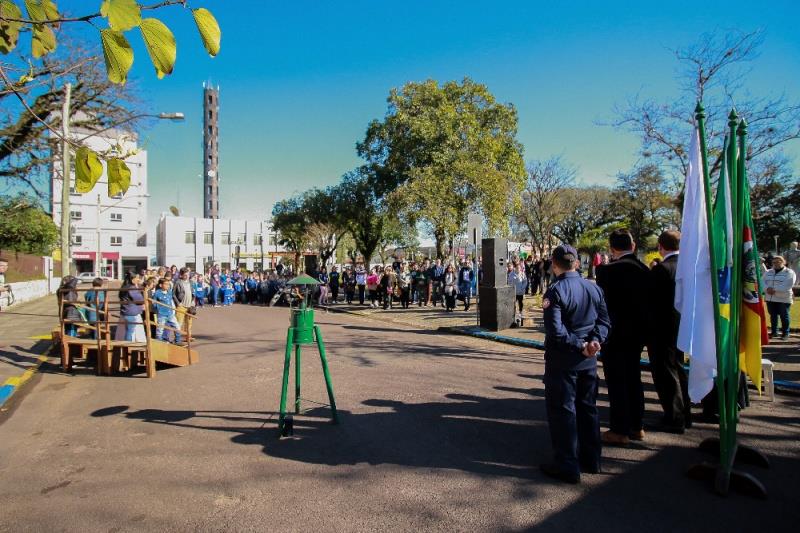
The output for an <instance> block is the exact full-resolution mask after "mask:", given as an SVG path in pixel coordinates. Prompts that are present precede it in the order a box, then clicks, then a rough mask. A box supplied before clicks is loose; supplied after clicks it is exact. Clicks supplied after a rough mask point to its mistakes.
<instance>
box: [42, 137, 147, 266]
mask: <svg viewBox="0 0 800 533" xmlns="http://www.w3.org/2000/svg"><path fill="white" fill-rule="evenodd" d="M70 133H71V136H73V137H74V138H75V139H83V137H86V136H87V135H90V134H91V132H90V131H86V130H80V129H74V130H73V131H71V132H70ZM82 142H83V143H84V144H86V145H87V146H88V147H89V148H91V149H92V150H94V151H96V152H101V153H102V152H108V151H110V150H111V149H113V148H115V147H117V146H120V147H121V148H122V151H123V153H125V154H132V155H130V156H128V157H127V158H126V159H125V163H126V164H127V165H128V168H130V170H131V184H130V188H129V189H128V192H127V193H125V194H124V195H117V196H114V197H110V196H109V195H108V176H107V174H106V165H105V162H103V175H102V176H100V179H99V180H98V182H97V184H96V185H95V186H94V188H93V189H92V190H91V192H88V193H84V194H81V193H77V192H75V188H74V183H75V173H74V170H73V172H72V175H71V176H70V179H71V186H70V191H71V193H70V221H71V223H70V236H71V242H72V244H71V246H70V252H71V254H70V255H71V259H72V260H73V261H74V262H75V267H76V268H75V271H76V272H77V273H81V272H100V273H101V274H103V275H107V276H111V277H115V278H120V277H121V274H122V272H125V271H126V270H129V269H132V270H140V269H143V268H147V263H148V261H147V259H148V253H147V152H146V151H145V150H138V147H137V144H136V136H135V134H132V133H129V132H123V131H120V130H108V131H105V132H103V133H101V134H98V135H94V136H92V137H88V138H86V139H83V141H82ZM73 168H74V165H73ZM52 176H53V178H52V180H51V191H50V192H51V194H50V198H51V202H52V213H53V220H54V221H55V223H56V226H59V227H60V226H61V191H62V187H63V179H62V175H61V163H60V162H57V163H56V164H55V165H54V169H53V172H52ZM98 235H99V240H98ZM98 255H99V256H100V264H99V265H98V264H97V263H96V261H97V258H98ZM98 267H99V268H98Z"/></svg>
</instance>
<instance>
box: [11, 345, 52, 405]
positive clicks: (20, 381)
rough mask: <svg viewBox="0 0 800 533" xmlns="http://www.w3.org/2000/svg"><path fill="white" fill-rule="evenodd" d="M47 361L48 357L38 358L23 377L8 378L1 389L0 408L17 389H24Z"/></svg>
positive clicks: (40, 356) (41, 356)
mask: <svg viewBox="0 0 800 533" xmlns="http://www.w3.org/2000/svg"><path fill="white" fill-rule="evenodd" d="M48 338H49V337H48ZM45 361H47V356H46V355H39V356H37V357H36V362H35V363H34V364H33V366H31V367H30V368H28V369H27V370H26V371H25V372H23V373H22V375H21V376H16V377H13V378H8V379H7V380H6V381H5V383H3V386H2V387H0V408H2V407H3V405H4V404H5V403H6V401H7V400H8V399H9V398H11V396H12V395H13V394H14V393H15V392H16V391H17V389H19V388H20V387H22V386H23V385H24V384H25V383H26V382H27V381H28V380H29V379H31V378H32V377H33V375H34V374H36V372H37V371H38V370H39V367H40V366H41V364H42V363H44V362H45Z"/></svg>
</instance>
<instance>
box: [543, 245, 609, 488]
mask: <svg viewBox="0 0 800 533" xmlns="http://www.w3.org/2000/svg"><path fill="white" fill-rule="evenodd" d="M577 261H578V252H577V251H575V248H573V247H572V246H570V245H568V244H562V245H560V246H557V247H556V248H555V249H554V250H553V256H552V268H553V273H554V274H555V280H554V281H553V283H552V284H551V285H550V286H549V287H548V289H547V292H545V294H544V297H543V298H542V309H543V310H544V316H543V321H544V329H545V339H544V361H545V362H544V396H545V406H546V410H547V423H548V426H549V428H550V439H551V442H552V445H553V462H552V463H547V464H542V465H541V470H542V472H543V473H544V474H546V475H547V476H550V477H553V478H556V479H559V480H561V481H564V482H567V483H580V480H581V473H587V474H596V473H599V472H600V451H601V440H600V421H599V419H598V416H597V388H598V379H597V353H598V352H599V351H600V345H601V344H602V343H603V342H605V340H606V339H607V338H608V333H609V330H610V329H611V319H610V318H609V316H608V310H607V308H606V303H605V299H604V297H603V291H602V289H600V288H599V287H598V286H597V285H595V284H594V283H592V282H589V281H587V280H585V279H582V278H581V277H580V275H579V274H578V272H576V271H575V267H576V263H577Z"/></svg>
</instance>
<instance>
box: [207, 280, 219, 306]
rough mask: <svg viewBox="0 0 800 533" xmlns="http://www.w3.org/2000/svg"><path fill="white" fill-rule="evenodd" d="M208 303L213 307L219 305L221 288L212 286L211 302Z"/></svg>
mask: <svg viewBox="0 0 800 533" xmlns="http://www.w3.org/2000/svg"><path fill="white" fill-rule="evenodd" d="M208 303H209V304H211V305H219V287H214V286H213V285H212V286H211V301H210V302H208Z"/></svg>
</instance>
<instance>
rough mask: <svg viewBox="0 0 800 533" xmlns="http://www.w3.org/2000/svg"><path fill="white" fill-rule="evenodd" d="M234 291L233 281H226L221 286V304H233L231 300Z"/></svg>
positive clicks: (233, 296) (234, 293)
mask: <svg viewBox="0 0 800 533" xmlns="http://www.w3.org/2000/svg"><path fill="white" fill-rule="evenodd" d="M235 295H236V291H235V290H234V288H233V283H231V282H230V281H228V282H227V283H226V284H225V285H224V286H223V288H222V305H225V306H230V305H233V300H234V298H235Z"/></svg>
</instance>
